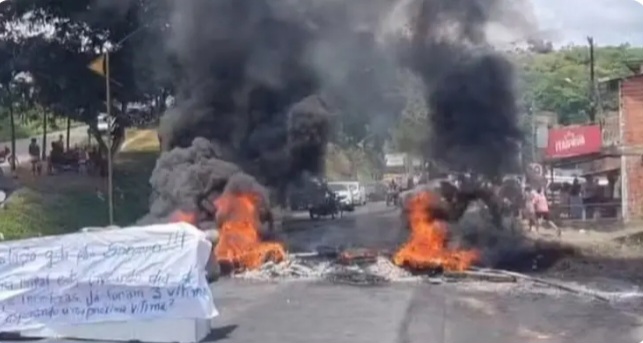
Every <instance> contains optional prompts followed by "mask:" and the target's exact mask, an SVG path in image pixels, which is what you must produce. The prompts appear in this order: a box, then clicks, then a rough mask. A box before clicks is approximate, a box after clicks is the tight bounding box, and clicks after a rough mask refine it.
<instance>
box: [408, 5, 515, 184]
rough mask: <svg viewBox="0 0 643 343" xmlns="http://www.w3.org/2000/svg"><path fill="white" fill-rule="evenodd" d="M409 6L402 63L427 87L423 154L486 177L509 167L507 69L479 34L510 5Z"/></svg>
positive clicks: (510, 87) (511, 117)
mask: <svg viewBox="0 0 643 343" xmlns="http://www.w3.org/2000/svg"><path fill="white" fill-rule="evenodd" d="M414 5H416V6H417V7H416V8H415V10H416V12H415V13H416V14H415V17H414V18H413V20H412V24H411V35H412V38H411V44H410V49H409V54H408V55H407V56H405V58H407V60H406V62H407V64H408V65H409V66H410V67H411V68H412V69H413V70H414V71H415V72H416V73H417V74H418V75H419V76H420V77H421V78H422V80H423V81H424V84H425V86H426V100H427V103H428V105H429V111H430V114H429V123H430V128H431V132H430V135H429V138H430V139H429V141H430V144H429V146H428V147H427V148H428V151H427V152H428V155H429V156H430V157H431V158H432V159H433V160H435V161H436V162H438V163H440V164H442V165H445V166H446V167H447V168H449V169H451V170H454V171H472V172H476V173H481V174H485V175H487V176H491V177H495V176H498V175H500V174H502V172H507V171H509V170H510V169H512V168H515V167H516V162H517V156H518V142H519V141H520V140H521V139H522V134H521V131H520V129H519V126H518V109H517V104H516V97H515V94H514V83H513V81H514V75H513V69H512V65H511V63H510V62H509V61H508V60H507V59H506V58H505V57H504V56H503V55H502V54H500V53H498V52H496V51H494V50H493V49H492V47H491V45H490V43H489V41H488V37H487V33H486V32H487V31H486V30H487V25H488V24H489V23H490V22H491V20H492V19H498V18H495V16H497V15H498V13H501V12H507V11H508V10H509V9H511V8H514V7H512V6H511V5H510V4H509V3H508V2H507V1H504V0H418V1H417V2H416V3H415V4H414ZM504 15H507V13H504ZM513 15H514V18H515V17H519V16H520V15H521V13H514V14H513Z"/></svg>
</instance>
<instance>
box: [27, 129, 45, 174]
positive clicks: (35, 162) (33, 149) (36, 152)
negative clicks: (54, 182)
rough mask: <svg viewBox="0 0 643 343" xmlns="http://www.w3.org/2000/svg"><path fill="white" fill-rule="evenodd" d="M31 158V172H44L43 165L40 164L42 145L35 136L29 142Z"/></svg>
mask: <svg viewBox="0 0 643 343" xmlns="http://www.w3.org/2000/svg"><path fill="white" fill-rule="evenodd" d="M29 159H30V161H31V173H32V174H33V175H36V174H38V175H40V174H41V173H42V166H41V165H40V146H39V145H38V143H37V142H36V139H35V138H32V139H31V143H30V144H29Z"/></svg>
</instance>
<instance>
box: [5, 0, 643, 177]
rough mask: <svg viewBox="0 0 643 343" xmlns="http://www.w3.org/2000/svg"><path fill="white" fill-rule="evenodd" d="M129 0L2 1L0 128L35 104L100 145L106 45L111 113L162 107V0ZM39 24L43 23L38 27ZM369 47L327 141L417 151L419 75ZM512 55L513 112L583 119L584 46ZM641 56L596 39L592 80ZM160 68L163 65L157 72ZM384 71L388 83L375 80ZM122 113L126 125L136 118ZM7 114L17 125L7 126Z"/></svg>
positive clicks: (610, 101)
mask: <svg viewBox="0 0 643 343" xmlns="http://www.w3.org/2000/svg"><path fill="white" fill-rule="evenodd" d="M128 4H129V5H128V6H104V5H97V4H96V2H95V1H91V0H79V1H72V2H69V1H50V0H30V1H7V2H3V3H2V4H1V5H0V20H2V21H3V22H5V23H10V24H8V25H5V26H4V27H2V28H0V62H1V63H0V123H1V124H2V126H3V127H2V130H1V131H2V132H7V131H13V132H14V134H13V136H17V137H20V136H22V135H23V134H20V132H21V130H23V128H21V127H20V126H21V125H26V124H25V123H27V122H29V123H33V122H34V121H35V122H38V121H37V120H35V118H34V113H36V114H42V113H47V114H48V115H50V116H51V118H61V119H63V120H64V119H66V118H71V119H72V120H74V121H75V122H82V123H86V124H88V125H89V126H90V128H92V129H93V130H92V132H94V133H95V134H96V136H97V137H96V138H97V141H98V142H100V143H101V144H104V143H102V140H101V139H100V135H98V131H97V130H96V128H95V124H96V121H95V119H96V113H97V112H98V111H102V110H104V108H105V104H104V79H103V78H102V77H100V76H98V75H96V74H95V73H93V72H92V71H90V70H89V69H88V68H87V65H88V64H89V63H90V62H91V61H93V60H95V58H96V57H97V56H98V55H99V54H100V53H101V51H103V49H104V47H105V46H112V50H113V51H114V53H113V54H112V55H111V56H112V57H111V61H110V68H111V74H112V78H113V83H112V97H113V101H114V103H113V104H112V106H113V107H114V108H113V113H115V114H116V115H117V116H119V115H120V116H125V111H124V109H125V108H126V107H127V105H128V104H132V103H146V104H150V105H151V106H152V107H153V109H154V112H155V114H156V115H158V114H160V113H162V112H163V111H164V108H165V104H166V102H165V99H167V97H168V96H170V95H172V94H173V91H174V88H175V87H174V86H175V83H177V82H180V81H181V71H180V70H177V67H176V63H174V58H176V56H172V55H171V54H169V53H167V52H166V51H163V50H162V49H159V47H160V46H163V44H160V42H161V41H162V40H163V39H164V38H163V37H164V33H165V32H166V31H167V30H168V24H167V23H168V22H169V18H167V15H168V11H167V10H166V9H165V8H164V6H165V2H162V1H150V0H141V1H135V2H128ZM18 23H19V24H18ZM43 25H44V26H43ZM38 27H48V28H49V29H47V30H40V31H39V30H37V29H36V28H38ZM25 28H30V29H29V30H25ZM361 43H362V42H361V41H360V44H361ZM370 49H374V47H370V46H368V45H365V46H364V47H363V49H361V50H360V53H359V54H358V53H356V56H351V58H354V59H356V60H357V61H359V63H355V65H357V66H361V67H363V68H362V69H360V70H351V71H349V73H347V75H346V77H347V78H350V82H348V83H347V85H349V88H350V89H346V90H345V91H346V92H344V89H342V88H339V89H338V94H329V97H330V98H331V100H336V101H333V102H334V105H335V110H336V111H335V112H336V114H337V116H336V121H337V122H336V123H335V124H336V125H335V128H336V130H335V134H334V136H333V137H332V139H333V144H335V145H336V146H337V147H339V148H340V149H344V150H355V151H357V152H358V154H359V155H360V156H364V158H360V159H361V160H366V161H369V164H372V165H374V166H377V164H378V163H381V162H382V161H381V154H382V150H383V149H384V147H385V143H388V145H389V146H391V147H392V149H395V150H401V151H405V152H411V153H418V152H420V150H421V147H422V146H423V145H425V144H426V141H427V140H426V138H427V134H428V132H429V131H430V130H429V128H428V127H427V122H426V116H427V109H426V106H425V103H424V99H423V95H422V89H421V84H420V83H419V82H418V80H415V79H414V78H413V76H411V75H409V73H406V72H405V71H403V70H399V71H395V70H390V69H384V68H379V66H381V65H383V63H382V62H381V61H378V60H377V58H373V56H375V55H376V54H372V53H369V51H371V50H370ZM511 58H512V59H513V60H514V61H515V63H516V66H517V81H518V82H517V89H518V94H519V102H520V108H521V112H522V113H521V116H523V117H526V116H528V115H529V114H530V113H534V112H541V111H548V112H554V113H557V115H558V117H559V122H560V123H561V124H571V123H581V122H583V121H585V120H586V118H587V114H588V113H589V111H590V110H591V108H592V97H591V96H590V94H591V93H590V90H591V89H590V82H589V49H588V47H586V46H568V47H563V48H561V49H557V50H551V49H545V50H543V49H527V50H519V51H518V50H517V51H514V52H512V53H511ZM639 61H643V48H635V47H631V46H628V45H622V46H618V47H597V48H596V49H595V62H596V68H595V70H596V80H603V79H610V78H617V77H622V76H626V75H629V74H632V73H633V71H632V67H633V66H636V65H637V63H639ZM358 69H359V68H358ZM159 70H163V71H165V72H164V73H162V74H159V73H158V71H159ZM382 79H385V80H390V82H388V81H387V82H377V80H382ZM355 83H361V84H378V85H380V84H381V85H382V86H383V88H382V89H377V88H368V89H366V88H365V90H364V91H362V92H356V90H355V88H359V87H350V85H353V84H355ZM597 88H598V92H597V93H598V94H599V96H598V97H596V104H595V105H596V107H597V112H598V113H599V114H600V113H601V111H602V110H604V109H605V110H609V109H611V108H614V107H615V106H616V102H615V98H614V96H613V94H610V93H608V92H606V91H604V90H602V89H601V87H597ZM347 92H351V93H350V94H353V95H354V96H352V97H351V99H350V101H346V99H342V98H341V96H342V93H347ZM333 97H336V99H333ZM366 109H368V110H366ZM361 112H364V113H361ZM12 117H13V119H12ZM25 118H29V119H30V120H29V121H27V120H26V119H25ZM121 119H122V122H124V123H125V124H133V123H134V122H135V120H134V121H132V120H129V119H131V118H121ZM525 122H529V121H528V120H525ZM11 123H14V126H15V127H14V128H13V129H12V130H8V129H7V128H6V126H11ZM29 125H33V124H29ZM525 129H528V128H525ZM16 133H17V134H16ZM353 169H354V168H353Z"/></svg>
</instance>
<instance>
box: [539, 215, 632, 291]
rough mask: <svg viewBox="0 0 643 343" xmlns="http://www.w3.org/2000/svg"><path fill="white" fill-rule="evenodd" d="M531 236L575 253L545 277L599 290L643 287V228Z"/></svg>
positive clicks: (547, 271)
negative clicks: (591, 285) (559, 236)
mask: <svg viewBox="0 0 643 343" xmlns="http://www.w3.org/2000/svg"><path fill="white" fill-rule="evenodd" d="M529 237H530V238H532V239H536V240H539V241H542V242H546V243H549V244H555V242H558V243H559V244H561V245H562V246H565V247H569V248H572V249H573V250H574V254H571V255H567V256H565V257H562V258H561V259H559V260H558V261H556V262H555V263H554V264H553V265H552V266H551V267H550V268H548V269H547V270H546V271H544V272H543V274H544V276H548V277H554V278H557V279H562V280H568V281H574V282H578V283H584V284H593V285H596V286H597V287H599V288H614V287H615V288H622V289H633V288H636V287H641V288H643V243H642V242H641V241H642V240H643V227H635V228H628V229H624V230H620V231H616V232H610V233H600V232H593V231H587V230H566V231H564V234H563V237H562V239H558V238H556V237H555V236H554V235H553V234H551V233H550V232H546V233H540V234H532V233H530V234H529Z"/></svg>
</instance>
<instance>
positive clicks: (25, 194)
mask: <svg viewBox="0 0 643 343" xmlns="http://www.w3.org/2000/svg"><path fill="white" fill-rule="evenodd" d="M137 134H138V133H137ZM146 135H148V134H146ZM154 137H155V136H154ZM143 143H145V140H143V139H141V140H140V141H139V143H137V144H132V145H130V146H128V147H127V149H126V150H125V151H123V152H121V153H120V154H119V155H118V157H117V159H116V162H115V167H114V219H115V224H117V225H120V226H126V225H131V224H132V223H134V222H135V221H136V220H137V219H138V218H140V217H142V216H143V215H144V214H145V213H146V212H147V210H148V207H149V194H150V185H149V182H148V180H149V177H150V174H151V172H152V169H153V168H154V163H155V161H156V158H157V157H158V149H153V148H152V146H153V145H152V144H148V143H145V144H143ZM25 173H26V174H27V176H24V177H21V183H22V184H23V187H21V188H20V189H18V190H17V191H16V192H15V193H14V194H13V195H12V196H11V197H10V199H9V201H8V202H7V204H6V207H5V209H4V210H0V232H2V233H3V234H4V237H5V239H19V238H27V237H35V236H39V235H55V234H63V233H69V232H74V231H78V230H79V229H81V228H83V227H90V226H106V225H108V223H109V220H108V206H107V192H106V189H107V187H106V186H107V185H106V183H107V180H106V179H103V178H98V177H90V176H79V175H75V174H63V175H55V176H42V177H39V178H37V179H34V178H31V179H30V178H29V177H28V172H27V171H25Z"/></svg>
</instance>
